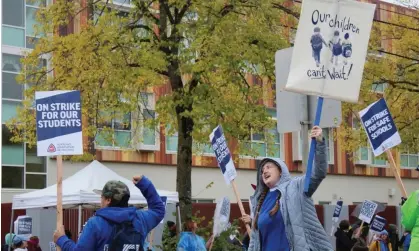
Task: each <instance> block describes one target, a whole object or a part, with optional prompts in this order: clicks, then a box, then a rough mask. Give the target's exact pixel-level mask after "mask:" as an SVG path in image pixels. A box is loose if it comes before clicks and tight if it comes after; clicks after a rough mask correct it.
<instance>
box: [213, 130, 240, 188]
mask: <svg viewBox="0 0 419 251" xmlns="http://www.w3.org/2000/svg"><path fill="white" fill-rule="evenodd" d="M210 141H211V145H212V149H213V150H214V153H215V157H216V158H217V162H218V166H219V167H220V169H221V172H222V173H223V176H224V180H225V182H226V183H227V185H229V184H230V182H231V181H232V180H234V179H235V178H236V177H237V172H236V168H235V167H234V163H233V159H232V158H231V154H230V150H229V149H228V146H227V141H226V138H225V137H224V133H223V129H222V128H221V126H217V127H216V128H215V129H214V130H213V131H212V133H211V135H210Z"/></svg>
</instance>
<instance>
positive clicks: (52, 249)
mask: <svg viewBox="0 0 419 251" xmlns="http://www.w3.org/2000/svg"><path fill="white" fill-rule="evenodd" d="M49 251H57V246H56V245H55V243H54V242H50V243H49Z"/></svg>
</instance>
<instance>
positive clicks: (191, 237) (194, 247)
mask: <svg viewBox="0 0 419 251" xmlns="http://www.w3.org/2000/svg"><path fill="white" fill-rule="evenodd" d="M197 229H198V226H197V224H196V222H194V221H192V220H189V221H187V222H185V231H184V232H182V233H180V239H179V242H178V244H177V251H206V250H207V248H209V246H210V245H211V242H212V239H213V237H212V236H211V238H210V239H209V240H208V242H207V243H205V240H204V238H202V237H201V236H199V235H197V234H196V230H197Z"/></svg>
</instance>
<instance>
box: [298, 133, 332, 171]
mask: <svg viewBox="0 0 419 251" xmlns="http://www.w3.org/2000/svg"><path fill="white" fill-rule="evenodd" d="M333 129H334V128H332V127H326V128H322V130H323V132H324V131H325V130H327V131H328V138H327V139H326V138H325V140H328V143H327V144H328V147H326V150H327V153H328V158H330V160H328V162H327V163H328V164H329V165H334V164H335V138H334V132H333ZM323 137H324V133H323ZM292 148H293V160H294V161H302V160H303V139H302V135H301V130H300V131H298V132H293V133H292ZM308 148H309V149H308V151H307V152H309V151H310V141H309V142H308Z"/></svg>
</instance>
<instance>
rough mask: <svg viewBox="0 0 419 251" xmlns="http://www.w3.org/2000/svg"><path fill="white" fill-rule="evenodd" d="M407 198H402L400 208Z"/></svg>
mask: <svg viewBox="0 0 419 251" xmlns="http://www.w3.org/2000/svg"><path fill="white" fill-rule="evenodd" d="M406 200H407V198H405V197H402V202H401V203H400V206H403V204H404V203H405V202H406Z"/></svg>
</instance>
